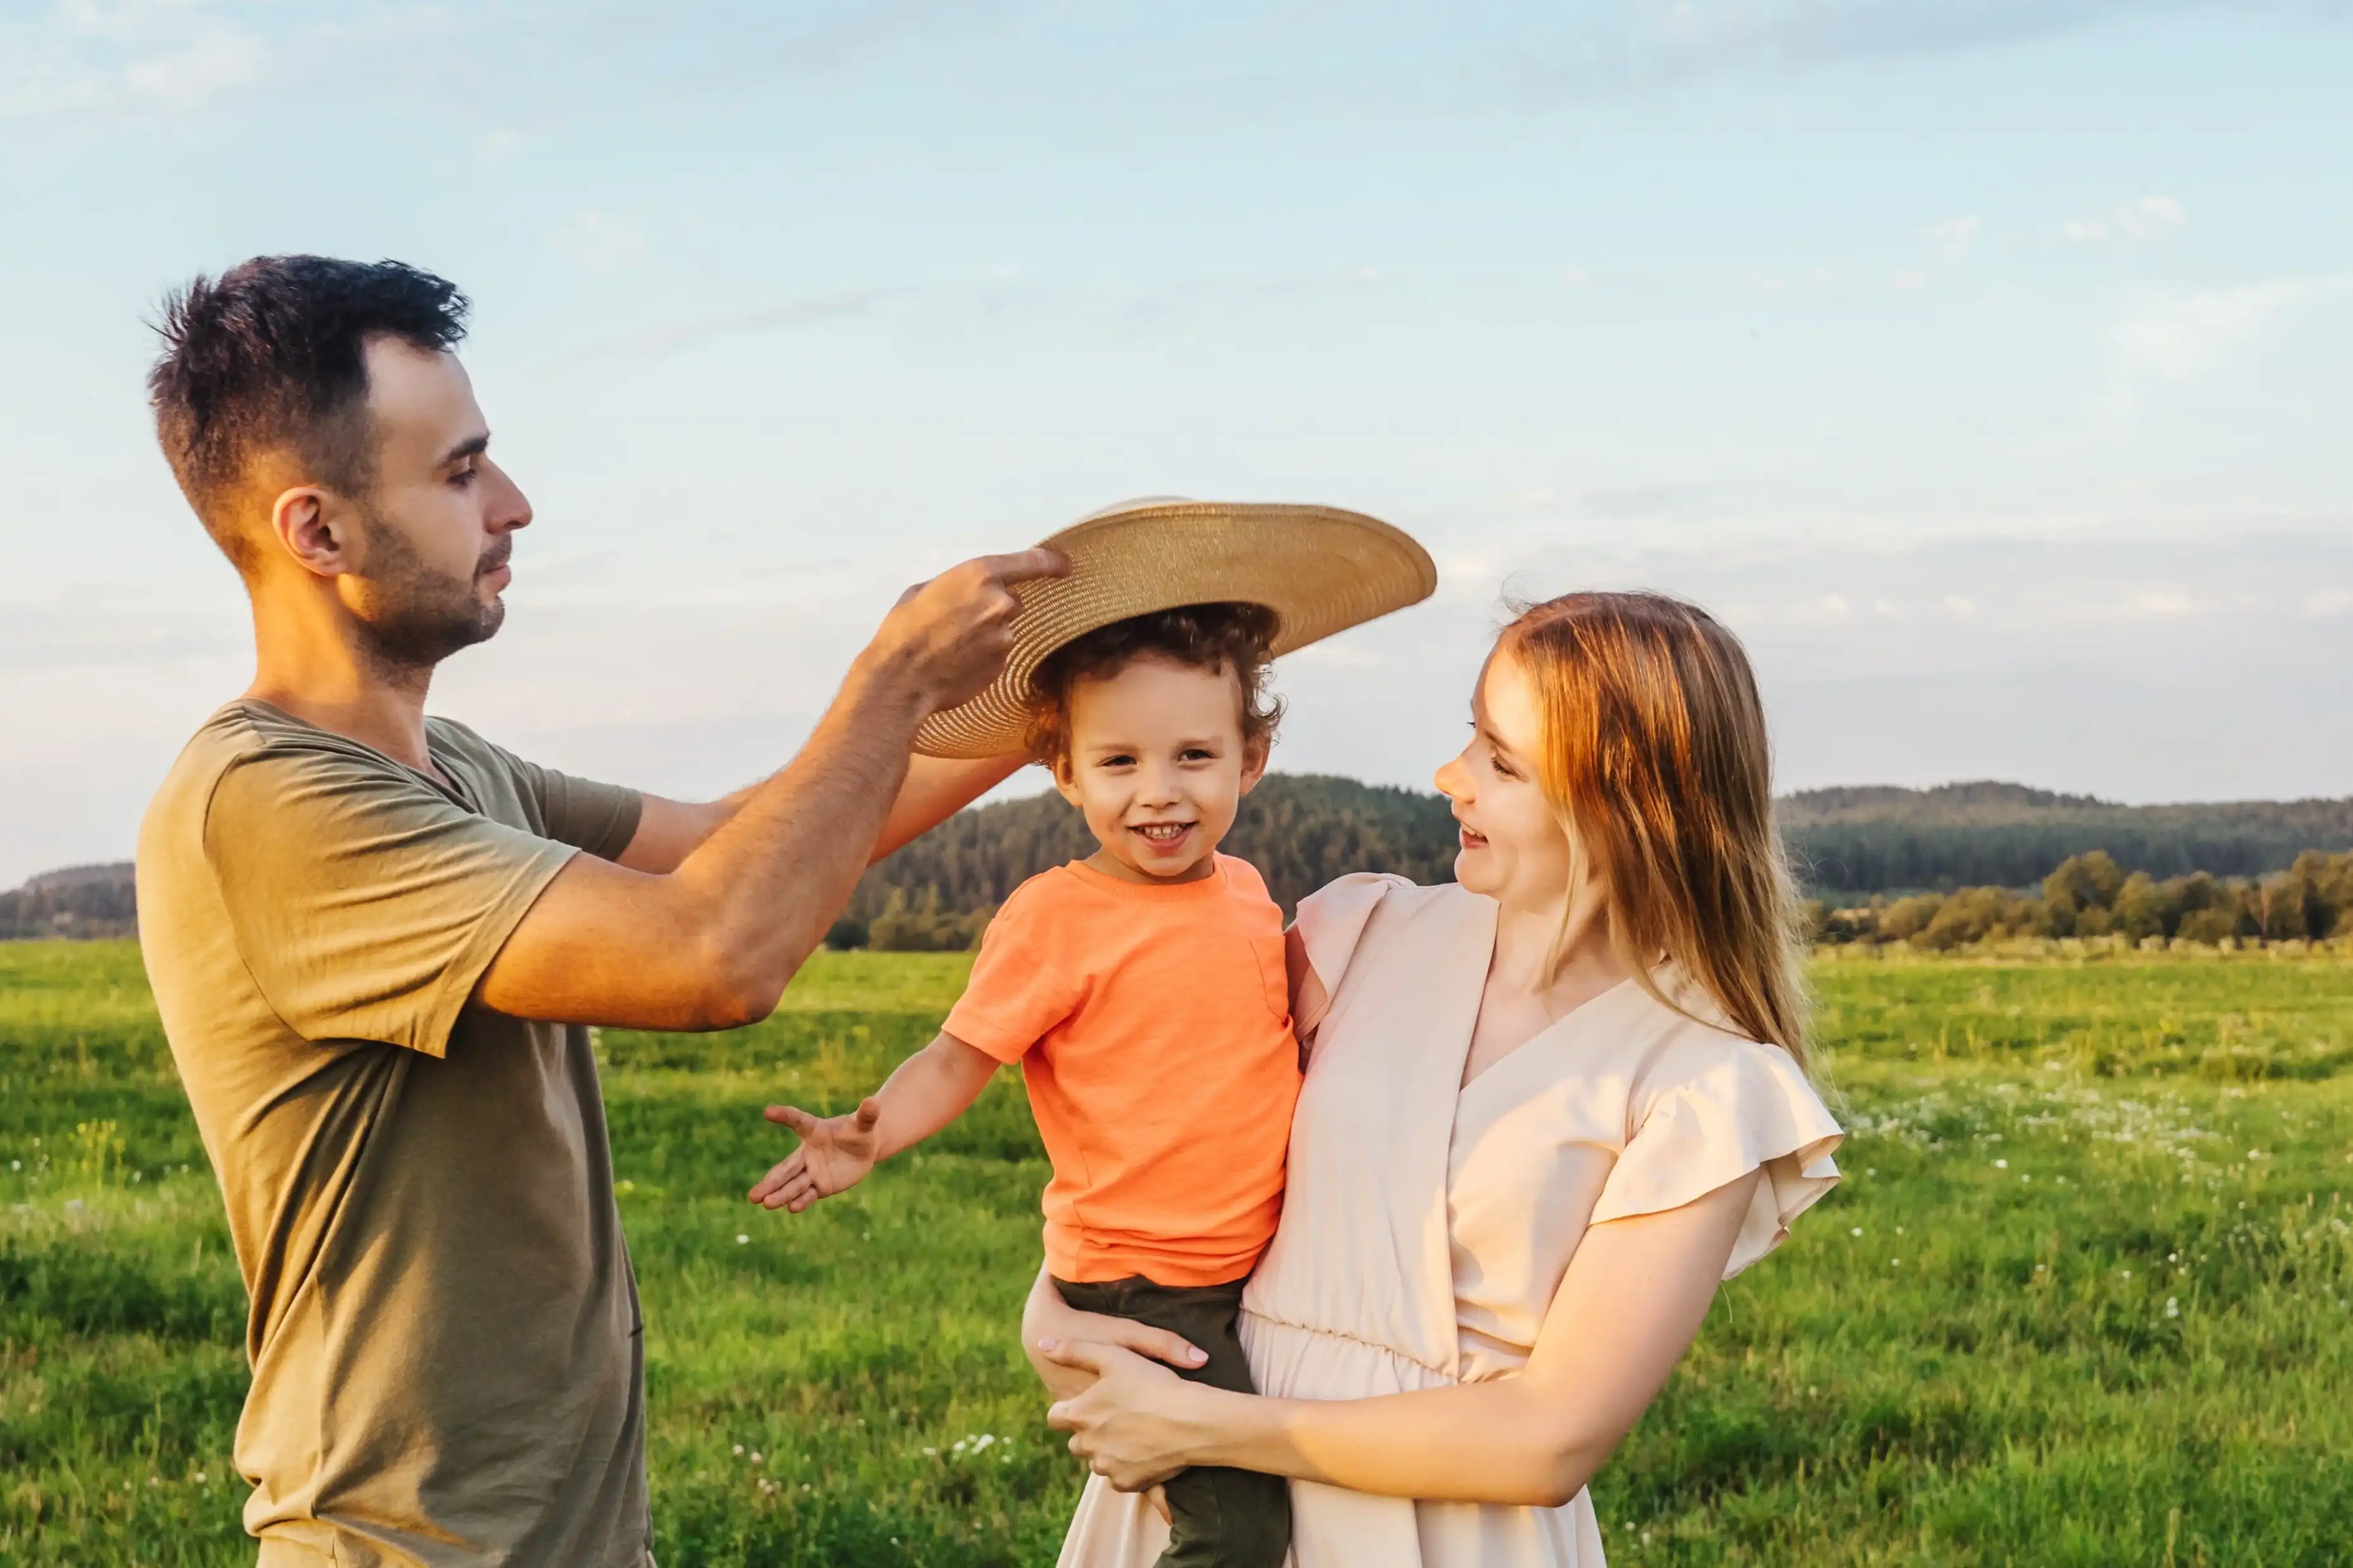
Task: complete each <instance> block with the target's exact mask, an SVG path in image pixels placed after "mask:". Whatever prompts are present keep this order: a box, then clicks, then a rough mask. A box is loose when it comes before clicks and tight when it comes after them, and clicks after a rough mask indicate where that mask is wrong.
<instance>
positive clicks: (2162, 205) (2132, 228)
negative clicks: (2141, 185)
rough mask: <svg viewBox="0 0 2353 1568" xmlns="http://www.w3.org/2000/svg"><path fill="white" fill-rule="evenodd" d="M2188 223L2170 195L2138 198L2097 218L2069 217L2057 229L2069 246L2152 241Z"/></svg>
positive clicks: (2184, 210) (2183, 209) (2182, 208)
mask: <svg viewBox="0 0 2353 1568" xmlns="http://www.w3.org/2000/svg"><path fill="white" fill-rule="evenodd" d="M2187 222H2189V208H2187V207H2185V206H2183V205H2181V202H2180V200H2179V198H2178V197H2174V196H2139V197H2137V198H2135V199H2134V200H2132V201H2128V202H2126V203H2125V205H2122V206H2120V207H2118V208H2116V211H2114V212H2112V213H2107V214H2105V215H2103V216H2099V217H2084V218H2072V219H2070V220H2068V221H2067V222H2065V223H2063V224H2061V225H2060V226H2059V232H2060V234H2062V235H2063V236H2064V237H2066V239H2067V241H2068V243H2069V244H2071V245H2093V244H2096V243H2098V242H2099V241H2101V240H2104V239H2108V238H2111V237H2115V238H2121V239H2128V240H2146V239H2156V238H2158V237H2161V236H2164V235H2167V234H2170V233H2171V232H2172V231H2173V230H2175V229H2177V228H2179V227H2180V226H2182V225H2183V224H2185V223H2187Z"/></svg>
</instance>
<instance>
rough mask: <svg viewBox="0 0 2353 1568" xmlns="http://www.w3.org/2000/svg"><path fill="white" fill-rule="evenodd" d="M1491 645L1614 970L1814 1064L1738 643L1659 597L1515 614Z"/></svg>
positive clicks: (1761, 729)
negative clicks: (1678, 981) (1536, 744)
mask: <svg viewBox="0 0 2353 1568" xmlns="http://www.w3.org/2000/svg"><path fill="white" fill-rule="evenodd" d="M1495 647H1496V652H1497V653H1499V654H1505V655H1508V656H1510V657H1511V658H1514V659H1515V660H1517V661H1518V663H1519V665H1520V667H1521V668H1522V669H1523V670H1525V672H1526V675H1527V678H1528V680H1529V683H1530V684H1531V685H1532V686H1533V687H1534V688H1535V691H1536V700H1537V702H1538V704H1539V706H1540V708H1541V710H1542V715H1543V722H1544V752H1543V755H1542V756H1541V757H1540V758H1538V759H1536V768H1537V777H1538V782H1539V783H1540V784H1542V785H1543V787H1544V792H1545V794H1546V796H1547V797H1548V798H1549V799H1550V800H1551V802H1552V805H1553V809H1554V811H1555V812H1556V813H1557V814H1558V816H1559V817H1560V822H1561V826H1562V827H1563V828H1564V829H1565V830H1567V834H1568V838H1569V844H1570V846H1571V852H1572V854H1573V855H1574V856H1576V857H1577V859H1578V863H1579V865H1580V867H1581V868H1582V869H1583V870H1585V871H1586V872H1588V873H1589V874H1590V875H1591V876H1593V877H1594V878H1595V879H1598V880H1599V884H1600V889H1601V892H1602V898H1603V900H1604V909H1605V918H1606V920H1607V921H1608V929H1609V942H1610V945H1611V947H1612V949H1613V950H1614V951H1615V952H1616V954H1617V956H1618V958H1619V961H1620V963H1624V964H1625V965H1626V967H1627V968H1628V969H1629V970H1630V971H1631V972H1632V973H1633V974H1634V976H1635V977H1636V979H1637V981H1638V982H1639V983H1640V984H1641V985H1642V987H1643V988H1644V989H1645V990H1647V991H1649V992H1651V994H1652V995H1654V996H1657V997H1658V998H1659V999H1660V1000H1661V1001H1662V1002H1664V1003H1666V1004H1667V1005H1669V1006H1672V1007H1675V1008H1676V1009H1677V1010H1678V1011H1685V1010H1686V1008H1685V1007H1684V1006H1683V1005H1682V1004H1679V1003H1677V1002H1676V1000H1675V999H1674V998H1672V997H1671V996H1667V995H1665V994H1662V992H1661V991H1660V988H1659V984H1658V982H1657V981H1656V979H1654V978H1653V977H1652V975H1651V967H1652V966H1653V965H1654V964H1656V963H1658V962H1659V960H1660V958H1661V957H1662V956H1663V957H1664V958H1665V959H1666V960H1667V961H1668V962H1669V963H1672V965H1673V967H1674V970H1675V971H1676V973H1678V974H1679V975H1680V976H1681V977H1683V979H1684V980H1686V981H1687V982H1689V983H1690V984H1694V985H1696V986H1698V987H1699V988H1700V989H1701V990H1702V991H1703V992H1704V993H1705V994H1706V995H1707V997H1708V998H1709V999H1710V1000H1711V1001H1712V1002H1714V1004H1715V1007H1716V1009H1717V1010H1718V1011H1720V1012H1721V1013H1722V1015H1723V1021H1724V1022H1727V1023H1729V1024H1730V1025H1731V1026H1733V1028H1735V1029H1736V1030H1737V1031H1738V1032H1739V1033H1741V1034H1743V1035H1746V1037H1749V1038H1751V1039H1754V1040H1760V1041H1765V1042H1767V1043H1769V1044H1773V1045H1778V1046H1780V1047H1783V1048H1784V1049H1786V1050H1787V1051H1788V1053H1789V1054H1790V1055H1791V1056H1793V1057H1795V1058H1797V1059H1798V1061H1799V1064H1800V1065H1804V1064H1805V1063H1806V1060H1807V1055H1808V1046H1809V1042H1808V1039H1807V1013H1808V1007H1807V1000H1806V988H1805V982H1804V977H1803V976H1804V972H1803V969H1802V966H1801V953H1802V952H1803V946H1802V943H1801V942H1800V937H1799V931H1800V923H1799V909H1798V899H1797V891H1796V886H1795V883H1794V882H1793V881H1792V879H1791V878H1790V875H1789V868H1788V860H1787V858H1785V857H1784V855H1783V853H1782V848H1781V842H1780V837H1779V835H1778V833H1777V832H1776V831H1775V829H1774V826H1773V790H1772V749H1771V746H1770V743H1769V742H1767V738H1766V733H1765V708H1764V704H1763V703H1762V702H1761V701H1760V700H1758V698H1757V678H1756V676H1755V674H1754V673H1753V672H1751V670H1750V669H1749V667H1748V656H1747V654H1746V652H1744V651H1743V650H1742V648H1741V646H1740V643H1739V640H1738V639H1737V638H1736V637H1734V636H1733V635H1732V634H1731V633H1730V632H1728V631H1726V630H1725V629H1724V627H1723V626H1719V625H1718V624H1717V623H1716V622H1715V619H1714V618H1713V617H1711V616H1709V615H1708V614H1707V613H1706V612H1705V611H1704V610H1702V609H1700V608H1698V607H1697V606H1696V605H1686V604H1684V603H1683V602H1682V601H1681V600H1679V599H1672V598H1669V597H1667V596H1666V595H1663V594H1567V595H1562V596H1561V597H1559V598H1557V599H1548V600H1546V602H1545V603H1543V604H1540V605H1528V606H1526V607H1525V609H1522V610H1521V612H1520V615H1519V617H1518V618H1517V619H1516V620H1514V621H1513V622H1512V624H1511V625H1510V626H1506V627H1505V628H1504V634H1503V636H1502V637H1501V638H1500V639H1498V641H1497V642H1496V645H1495ZM1711 1021H1713V1020H1711Z"/></svg>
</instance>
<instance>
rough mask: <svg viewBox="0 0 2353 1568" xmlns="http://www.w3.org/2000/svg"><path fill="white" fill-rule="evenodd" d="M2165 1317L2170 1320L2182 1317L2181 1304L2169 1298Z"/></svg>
mask: <svg viewBox="0 0 2353 1568" xmlns="http://www.w3.org/2000/svg"><path fill="white" fill-rule="evenodd" d="M2165 1315H2166V1316H2167V1317H2168V1318H2178V1317H2179V1316H2181V1303H2180V1302H2179V1301H2177V1300H2174V1299H2173V1298H2172V1297H2170V1296H2168V1297H2167V1298H2166V1299H2165Z"/></svg>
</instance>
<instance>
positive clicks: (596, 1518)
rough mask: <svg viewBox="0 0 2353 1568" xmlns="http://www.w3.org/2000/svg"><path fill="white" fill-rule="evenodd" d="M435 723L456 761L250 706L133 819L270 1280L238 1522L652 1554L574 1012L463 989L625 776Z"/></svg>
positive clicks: (441, 1553) (470, 1546)
mask: <svg viewBox="0 0 2353 1568" xmlns="http://www.w3.org/2000/svg"><path fill="white" fill-rule="evenodd" d="M426 731H427V738H428V741H429V742H430V747H431V751H432V755H433V760H434V762H435V763H436V764H437V765H438V767H439V769H440V771H441V772H442V773H444V774H446V775H447V776H448V781H449V783H448V784H444V783H442V782H441V781H440V780H438V779H435V778H433V777H432V776H430V775H428V774H427V773H419V772H417V771H416V770H414V769H411V768H408V767H406V766H403V765H402V764H400V763H396V762H394V761H393V760H392V759H391V758H389V757H387V756H385V755H384V754H383V753H382V752H377V751H375V749H373V748H371V747H369V746H365V745H363V744H361V743H360V742H356V741H353V740H348V739H346V738H345V737H343V736H341V735H337V734H333V733H331V732H329V731H324V730H321V729H318V728H316V727H315V726H313V725H311V724H307V723H304V722H302V721H300V720H298V719H295V718H293V717H292V716H290V715H289V714H287V713H284V712H281V711H280V710H278V709H276V708H273V707H270V706H269V704H267V703H262V702H255V701H250V700H248V701H239V702H232V703H230V704H229V705H228V706H227V707H226V708H224V709H222V710H220V711H219V712H217V713H216V714H214V715H213V717H212V719H211V720H210V721H208V722H206V725H205V726H204V728H203V729H201V730H199V731H196V734H195V739H194V740H192V741H190V742H188V746H187V749H186V750H185V751H184V752H182V753H181V754H180V757H179V760H178V762H177V763H174V766H173V768H172V771H171V773H170V775H169V776H168V777H167V778H166V779H165V780H164V785H163V788H162V789H161V790H160V791H158V792H157V794H156V796H155V799H154V802H153V805H151V806H150V807H149V808H148V813H147V818H146V822H145V824H144V826H142V829H141V832H140V837H139V934H140V941H141V944H142V948H143V950H144V953H145V957H146V963H147V973H148V975H149V977H150V978H151V979H152V981H153V984H154V989H155V1002H156V1005H157V1007H158V1008H159V1009H160V1010H161V1011H162V1014H163V1019H164V1032H165V1034H166V1035H168V1036H169V1037H170V1039H171V1043H172V1055H173V1058H174V1060H175V1061H176V1062H177V1063H178V1065H179V1070H180V1078H181V1081H182V1082H183V1083H184V1084H185V1086H186V1088H187V1093H188V1101H189V1103H190V1105H191V1106H193V1107H194V1108H195V1117H196V1125H197V1128H198V1130H199V1131H201V1132H202V1134H203V1136H204V1142H205V1149H206V1152H207V1153H208V1154H209V1155H210V1156H211V1158H212V1163H213V1170H214V1172H215V1173H216V1175H217V1176H218V1177H219V1179H220V1184H221V1192H222V1194H223V1196H224V1197H225V1198H226V1199H227V1207H228V1224H229V1231H230V1234H231V1236H232V1237H234V1239H235V1242H236V1246H237V1265H238V1267H239V1268H240V1269H241V1270H242V1271H243V1273H244V1275H245V1283H246V1289H247V1290H248V1292H249V1293H250V1295H251V1297H252V1311H251V1316H250V1318H249V1320H248V1325H247V1330H246V1350H247V1352H248V1356H249V1357H250V1358H251V1361H252V1363H253V1387H252V1391H251V1393H250V1394H248V1396H247V1398H246V1405H245V1414H244V1417H243V1419H242V1420H240V1421H239V1422H238V1424H237V1451H236V1458H237V1468H239V1469H240V1470H242V1471H243V1472H244V1474H245V1476H246V1478H247V1479H248V1480H249V1481H250V1482H251V1483H252V1484H253V1489H254V1490H253V1495H252V1497H251V1499H250V1500H248V1503H247V1505H246V1510H245V1523H246V1528H247V1529H248V1530H249V1531H252V1532H253V1533H254V1534H256V1535H258V1536H259V1537H260V1538H261V1542H262V1545H261V1556H260V1561H261V1563H262V1564H263V1565H264V1568H272V1565H278V1564H283V1565H286V1568H293V1565H295V1564H301V1565H303V1568H315V1565H320V1564H327V1563H332V1564H336V1565H337V1568H351V1565H353V1564H367V1565H375V1564H395V1563H397V1564H404V1565H405V1564H411V1563H416V1564H426V1565H428V1568H491V1565H492V1564H496V1565H499V1568H540V1565H545V1568H621V1565H624V1564H626V1565H627V1568H639V1565H641V1564H642V1563H645V1561H646V1559H647V1555H648V1551H647V1548H648V1531H649V1524H648V1514H647V1502H646V1465H645V1400H644V1358H643V1355H642V1342H641V1328H642V1324H641V1322H640V1320H639V1318H638V1299H637V1284H636V1280H635V1279H634V1277H633V1276H632V1275H631V1272H630V1269H629V1258H628V1249H627V1247H625V1245H624V1244H623V1241H622V1237H621V1223H620V1215H619V1211H618V1210H617V1207H616V1206H615V1203H614V1197H613V1173H612V1157H611V1151H610V1149H609V1147H608V1144H607V1135H606V1127H605V1109H604V1101H603V1099H602V1096H601V1094H600V1091H599V1089H598V1087H597V1081H596V1059H595V1058H594V1057H593V1056H592V1054H591V1052H590V1048H589V1042H588V1031H587V1030H586V1029H585V1028H579V1027H575V1026H564V1025H559V1024H543V1023H533V1022H529V1021H526V1020H524V1019H521V1018H510V1017H507V1016H503V1015H501V1014H498V1013H494V1012H491V1010H489V1009H488V1008H486V1007H483V1006H481V1005H480V1004H478V1003H475V1002H473V1001H472V1000H471V997H472V994H473V990H474V986H475V984H476V983H477V982H478V981H479V980H480V978H481V974H482V972H483V970H484V969H486V968H487V967H489V964H490V962H491V959H492V958H493V957H494V956H495V955H496V954H497V952H498V951H499V947H500V945H501V943H502V942H505V941H506V939H507V937H508V935H509V933H510V932H512V931H513V930H514V928H515V926H516V924H517V923H518V922H519V921H521V920H522V917H523V914H524V912H525V911H526V910H529V909H530V908H531V905H532V901H533V900H534V899H536V898H537V897H538V896H539V894H540V892H541V891H542V890H543V889H544V888H545V887H546V886H547V884H548V882H549V881H550V880H551V879H553V878H554V876H555V874H556V873H557V872H558V871H559V870H561V869H562V868H564V866H565V862H567V861H568V860H570V859H571V858H572V857H573V856H574V855H575V854H576V853H578V852H579V851H581V850H586V851H587V852H588V853H590V854H594V855H600V856H604V857H606V858H614V857H617V856H618V855H619V854H620V853H621V851H622V850H623V849H624V848H625V847H627V846H628V842H629V837H630V836H631V835H632V834H633V833H634V832H636V830H637V824H638V805H639V803H638V796H637V795H635V794H634V793H633V792H630V791H628V790H623V789H617V788H614V787H613V786H611V785H609V784H587V783H584V782H583V781H581V780H578V779H573V778H567V777H565V775H564V774H562V773H554V772H551V771H549V770H547V769H543V768H539V767H534V766H533V765H532V764H531V763H526V762H523V761H522V760H521V759H520V758H517V757H514V756H512V755H511V754H509V753H508V752H504V751H501V749H500V748H498V747H496V746H493V745H491V743H489V742H486V741H484V740H482V739H481V737H480V736H478V735H476V734H475V733H474V732H473V731H470V730H468V729H467V728H466V727H465V726H463V725H461V724H455V723H451V722H449V721H447V720H441V719H434V720H427V724H426ZM453 786H454V787H453Z"/></svg>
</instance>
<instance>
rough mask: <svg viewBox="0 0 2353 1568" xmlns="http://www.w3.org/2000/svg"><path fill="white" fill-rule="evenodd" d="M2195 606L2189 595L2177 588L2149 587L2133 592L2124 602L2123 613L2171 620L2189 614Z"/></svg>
mask: <svg viewBox="0 0 2353 1568" xmlns="http://www.w3.org/2000/svg"><path fill="white" fill-rule="evenodd" d="M2196 608H2197V606H2196V605H2194V604H2192V603H2191V602H2190V598H2189V595H2187V594H2185V593H2183V592H2181V591H2180V590H2179V589H2178V588H2149V589H2145V590H2144V591H2142V592H2140V593H2137V594H2135V595H2133V596H2132V597H2131V599H2129V600H2127V601H2126V605H2125V614H2126V615H2127V616H2146V617H2147V618H2149V619H2153V620H2173V619H2176V618H2178V617H2179V616H2186V615H2189V613H2190V612H2191V611H2193V610H2194V609H2196Z"/></svg>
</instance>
